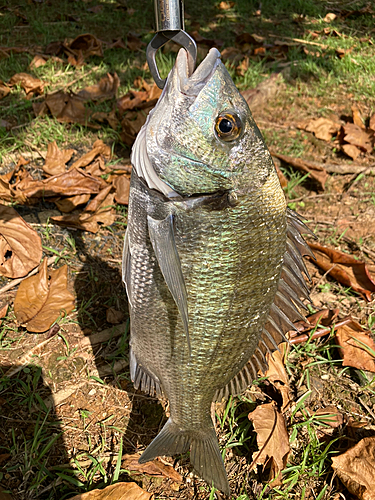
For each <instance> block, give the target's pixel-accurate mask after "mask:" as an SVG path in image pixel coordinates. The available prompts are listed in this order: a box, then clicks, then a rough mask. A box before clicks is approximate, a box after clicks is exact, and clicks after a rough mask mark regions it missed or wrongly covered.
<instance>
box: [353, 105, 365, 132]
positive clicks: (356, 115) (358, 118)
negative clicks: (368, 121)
mask: <svg viewBox="0 0 375 500" xmlns="http://www.w3.org/2000/svg"><path fill="white" fill-rule="evenodd" d="M352 114H353V122H354V124H355V125H358V127H360V128H362V129H364V130H366V125H365V121H364V119H363V117H362V114H361V112H360V110H359V107H358V104H353V106H352Z"/></svg>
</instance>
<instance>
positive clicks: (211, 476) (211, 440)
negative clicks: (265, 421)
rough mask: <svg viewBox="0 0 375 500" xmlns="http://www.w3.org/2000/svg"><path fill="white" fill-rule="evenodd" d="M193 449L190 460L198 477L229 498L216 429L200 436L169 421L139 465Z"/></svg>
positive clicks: (210, 429)
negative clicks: (159, 457)
mask: <svg viewBox="0 0 375 500" xmlns="http://www.w3.org/2000/svg"><path fill="white" fill-rule="evenodd" d="M190 447H191V452H190V461H191V464H192V466H193V467H194V469H195V471H196V472H197V474H198V475H199V476H200V477H202V478H203V479H204V480H205V481H207V483H208V484H209V485H210V486H211V485H212V484H213V485H214V486H215V488H217V489H218V490H220V491H222V492H223V493H225V494H226V495H229V494H230V488H229V483H228V477H227V473H226V471H225V467H224V462H223V459H222V458H221V453H220V449H219V444H218V442H217V438H216V434H215V430H214V428H209V429H207V430H205V432H203V430H200V432H199V435H198V436H197V434H196V433H194V432H191V431H190V432H189V431H182V430H181V429H179V427H178V426H177V425H175V424H174V423H173V422H172V421H171V419H169V420H168V421H167V423H166V424H165V426H164V427H163V429H162V430H161V431H160V433H159V434H158V435H157V436H156V438H155V439H154V440H153V441H152V442H151V443H150V444H149V446H148V447H147V448H146V450H145V451H144V452H143V454H142V455H141V457H140V459H139V463H141V464H143V463H145V462H149V461H150V460H153V459H154V458H156V457H158V456H161V455H167V456H172V455H176V454H178V453H186V452H187V451H188V450H189V448H190Z"/></svg>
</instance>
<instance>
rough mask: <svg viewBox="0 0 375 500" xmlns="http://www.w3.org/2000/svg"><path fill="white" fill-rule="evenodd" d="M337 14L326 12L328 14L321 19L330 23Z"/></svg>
mask: <svg viewBox="0 0 375 500" xmlns="http://www.w3.org/2000/svg"><path fill="white" fill-rule="evenodd" d="M336 17H337V15H336V14H334V13H333V12H328V14H326V16H325V18H324V19H323V21H324V22H325V23H331V22H332V21H334V20H335V19H336Z"/></svg>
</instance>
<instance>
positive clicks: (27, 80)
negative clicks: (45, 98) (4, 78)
mask: <svg viewBox="0 0 375 500" xmlns="http://www.w3.org/2000/svg"><path fill="white" fill-rule="evenodd" d="M9 85H11V86H13V85H20V86H21V87H22V88H23V89H24V91H25V92H26V95H27V96H30V95H32V94H33V93H34V92H35V93H36V94H42V93H43V89H44V82H42V80H39V78H34V77H33V76H31V75H29V74H28V73H16V74H15V75H13V76H12V78H11V79H10V80H9Z"/></svg>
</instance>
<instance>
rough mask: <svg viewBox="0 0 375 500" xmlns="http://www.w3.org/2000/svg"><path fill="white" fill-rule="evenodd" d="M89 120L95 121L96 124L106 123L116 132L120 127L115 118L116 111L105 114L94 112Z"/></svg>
mask: <svg viewBox="0 0 375 500" xmlns="http://www.w3.org/2000/svg"><path fill="white" fill-rule="evenodd" d="M91 118H92V119H93V120H97V121H98V122H101V123H102V122H104V121H106V122H108V123H109V125H110V126H111V127H112V128H113V129H114V130H117V129H118V128H119V126H120V122H119V120H118V118H117V116H116V110H115V109H112V111H110V112H109V113H105V112H104V111H96V112H95V113H93V114H92V115H91Z"/></svg>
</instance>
